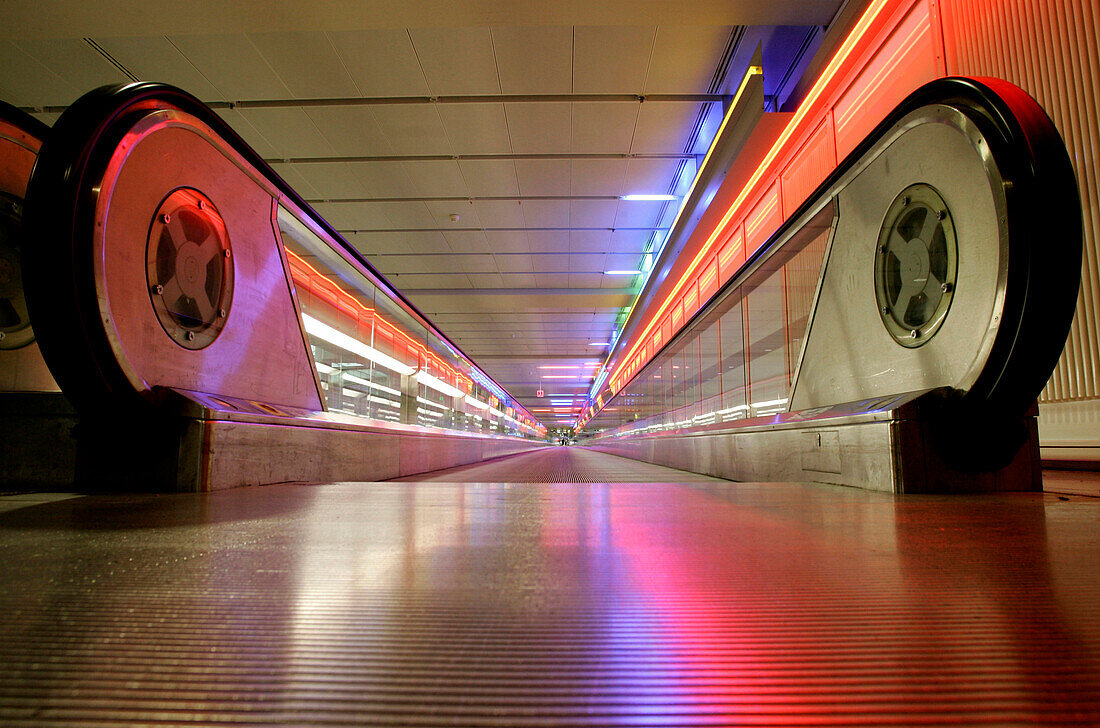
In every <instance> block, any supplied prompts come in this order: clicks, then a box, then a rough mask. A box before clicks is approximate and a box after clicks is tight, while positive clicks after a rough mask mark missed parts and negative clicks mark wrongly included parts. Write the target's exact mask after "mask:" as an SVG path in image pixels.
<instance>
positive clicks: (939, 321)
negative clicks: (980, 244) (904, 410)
mask: <svg viewBox="0 0 1100 728" xmlns="http://www.w3.org/2000/svg"><path fill="white" fill-rule="evenodd" d="M957 277H958V242H957V240H956V237H955V225H954V222H953V221H952V218H951V211H950V210H949V209H948V208H947V204H946V203H945V202H944V201H943V198H942V197H940V195H939V193H938V192H936V190H935V189H933V188H932V187H931V186H929V185H926V184H915V185H912V186H911V187H908V188H906V189H904V190H902V192H901V193H900V194H898V196H897V197H896V198H894V201H893V203H891V205H890V208H889V209H888V210H887V212H886V217H885V219H884V220H883V223H882V229H881V231H880V232H879V238H878V246H877V248H876V252H875V298H876V301H877V303H878V310H879V316H880V317H881V318H882V323H883V324H884V325H885V326H886V330H887V331H889V332H890V335H891V336H892V337H893V338H894V341H896V342H898V343H899V344H901V345H902V346H904V347H906V348H915V347H918V346H922V345H924V344H926V343H927V342H928V341H930V340H931V339H932V337H933V336H934V335H935V334H936V332H937V331H938V330H939V328H940V326H942V325H943V322H944V320H945V319H946V318H947V311H948V309H949V308H950V306H951V300H952V298H954V295H955V283H956V279H957Z"/></svg>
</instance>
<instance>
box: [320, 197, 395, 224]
mask: <svg viewBox="0 0 1100 728" xmlns="http://www.w3.org/2000/svg"><path fill="white" fill-rule="evenodd" d="M313 209H315V210H317V212H319V213H320V214H321V216H322V217H324V218H325V219H326V220H328V222H329V224H330V225H332V226H333V227H334V228H336V229H337V230H389V229H392V228H394V227H395V226H396V223H394V221H393V220H392V219H390V218H389V217H388V216H387V215H386V213H385V211H384V210H383V209H382V207H381V206H380V205H377V204H369V203H362V202H351V203H343V202H342V203H323V202H318V203H314V205H313Z"/></svg>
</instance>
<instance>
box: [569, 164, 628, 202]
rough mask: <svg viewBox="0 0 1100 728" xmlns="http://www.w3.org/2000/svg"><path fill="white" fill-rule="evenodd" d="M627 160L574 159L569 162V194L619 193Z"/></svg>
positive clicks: (620, 192) (616, 194)
mask: <svg viewBox="0 0 1100 728" xmlns="http://www.w3.org/2000/svg"><path fill="white" fill-rule="evenodd" d="M628 162H629V160H626V159H574V160H572V161H571V162H570V179H569V193H570V194H571V195H615V196H618V195H621V194H623V192H622V189H623V179H624V177H625V176H626V169H627V165H628Z"/></svg>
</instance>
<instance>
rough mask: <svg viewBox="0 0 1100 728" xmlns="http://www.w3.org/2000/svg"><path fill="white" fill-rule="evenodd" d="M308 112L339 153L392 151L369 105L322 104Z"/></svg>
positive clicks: (364, 154)
mask: <svg viewBox="0 0 1100 728" xmlns="http://www.w3.org/2000/svg"><path fill="white" fill-rule="evenodd" d="M305 114H306V116H308V117H309V118H310V120H311V121H312V122H313V124H314V126H315V127H316V128H317V131H318V132H319V133H320V134H321V135H322V136H323V137H324V138H325V140H326V141H327V142H328V143H329V145H330V146H331V147H332V148H333V150H335V152H336V154H338V155H340V156H346V157H366V156H375V155H383V154H392V153H393V148H392V147H391V146H390V143H389V142H388V141H387V140H386V137H385V135H384V134H382V129H381V128H380V127H379V126H378V121H377V120H376V119H375V118H374V113H373V112H371V110H370V109H369V108H368V107H366V106H320V107H316V108H311V109H306V110H305Z"/></svg>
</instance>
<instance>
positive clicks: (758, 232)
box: [745, 184, 783, 256]
mask: <svg viewBox="0 0 1100 728" xmlns="http://www.w3.org/2000/svg"><path fill="white" fill-rule="evenodd" d="M782 222H783V210H782V208H781V207H780V204H779V185H778V184H773V185H772V186H771V187H769V188H768V191H767V192H765V193H764V196H763V197H761V198H760V201H759V202H757V203H756V206H755V207H753V208H752V211H751V212H750V213H749V214H748V216H747V217H746V218H745V254H746V255H747V256H748V255H752V254H753V253H755V252H756V250H757V249H758V248H759V247H760V246H761V245H763V244H764V242H765V241H766V240H767V239H768V238H769V237H771V234H772V233H774V232H775V231H776V230H777V229H778V228H779V225H780V223H782Z"/></svg>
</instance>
